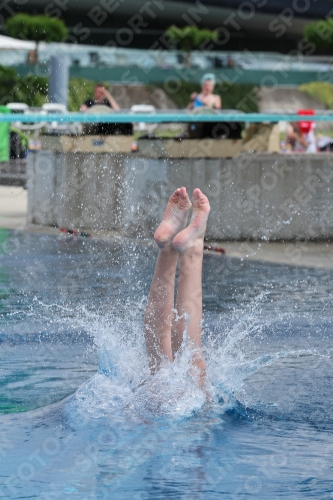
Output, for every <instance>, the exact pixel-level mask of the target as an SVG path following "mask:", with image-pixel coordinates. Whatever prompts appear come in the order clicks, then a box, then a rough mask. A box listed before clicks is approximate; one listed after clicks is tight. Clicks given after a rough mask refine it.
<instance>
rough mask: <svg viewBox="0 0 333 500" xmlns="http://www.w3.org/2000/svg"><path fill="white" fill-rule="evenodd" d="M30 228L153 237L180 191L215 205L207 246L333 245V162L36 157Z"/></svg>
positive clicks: (322, 157) (324, 158) (266, 157)
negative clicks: (227, 242) (257, 242)
mask: <svg viewBox="0 0 333 500" xmlns="http://www.w3.org/2000/svg"><path fill="white" fill-rule="evenodd" d="M28 179H29V180H28V187H29V215H28V221H29V223H34V224H42V225H51V226H60V227H61V226H64V227H68V228H82V229H88V230H92V231H94V230H101V229H116V230H117V231H119V233H122V232H126V234H130V235H132V236H140V237H151V236H152V234H153V231H154V229H155V228H156V226H157V224H158V222H159V221H160V219H161V216H162V214H163V210H164V207H165V205H166V201H167V199H168V196H169V195H170V194H171V192H172V191H173V189H175V188H176V187H177V186H182V185H185V186H186V187H187V188H188V190H189V191H190V192H191V191H192V190H193V189H194V188H195V187H200V188H201V189H202V190H203V191H204V192H205V193H206V194H207V195H208V196H209V199H210V201H211V205H212V211H211V215H210V218H209V224H208V231H207V236H208V238H210V239H234V240H242V239H280V240H282V239H283V240H292V239H323V238H332V237H333V218H332V204H333V154H325V153H322V154H317V155H305V154H299V155H297V154H295V155H291V154H290V155H288V154H287V155H274V154H259V153H256V154H252V155H251V154H243V155H241V156H239V157H238V158H232V159H226V158H224V159H164V158H153V159H152V158H142V157H140V156H136V155H135V154H132V155H130V154H122V153H116V154H86V153H67V154H64V153H58V152H51V151H44V152H39V153H36V154H33V155H30V157H29V166H28Z"/></svg>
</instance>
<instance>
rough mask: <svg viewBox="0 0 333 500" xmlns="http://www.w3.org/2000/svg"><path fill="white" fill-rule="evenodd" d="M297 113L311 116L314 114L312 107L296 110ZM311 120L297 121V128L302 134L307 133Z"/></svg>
mask: <svg viewBox="0 0 333 500" xmlns="http://www.w3.org/2000/svg"><path fill="white" fill-rule="evenodd" d="M297 114H298V115H306V116H311V115H312V116H313V115H314V114H315V112H314V110H313V109H300V110H298V111H297ZM312 124H313V121H305V120H304V121H301V122H298V126H299V130H300V132H301V133H302V134H307V133H309V132H310V130H311V128H312Z"/></svg>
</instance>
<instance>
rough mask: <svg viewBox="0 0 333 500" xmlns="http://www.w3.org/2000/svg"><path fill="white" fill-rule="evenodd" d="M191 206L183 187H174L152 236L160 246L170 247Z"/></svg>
mask: <svg viewBox="0 0 333 500" xmlns="http://www.w3.org/2000/svg"><path fill="white" fill-rule="evenodd" d="M191 207H192V203H191V202H190V199H189V197H188V194H187V192H186V188H185V187H181V188H178V189H176V191H175V192H174V193H173V194H172V195H171V196H170V198H169V201H168V204H167V207H166V209H165V212H164V215H163V219H162V222H161V224H160V225H159V227H158V228H157V229H156V231H155V234H154V238H155V241H156V243H157V244H158V246H159V247H160V248H164V247H167V246H170V247H171V243H172V240H173V238H174V236H175V235H176V234H177V233H179V231H181V230H182V229H184V227H185V226H186V222H187V217H188V214H189V211H190V209H191Z"/></svg>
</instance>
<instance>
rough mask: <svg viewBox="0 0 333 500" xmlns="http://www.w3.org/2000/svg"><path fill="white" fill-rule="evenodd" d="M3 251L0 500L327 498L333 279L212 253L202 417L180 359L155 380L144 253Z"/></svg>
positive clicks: (76, 243)
mask: <svg viewBox="0 0 333 500" xmlns="http://www.w3.org/2000/svg"><path fill="white" fill-rule="evenodd" d="M0 249H1V250H0V252H1V253H0V498H10V499H18V498H40V499H52V500H53V499H67V498H68V499H71V498H78V499H81V500H82V499H89V500H90V499H116V500H118V499H121V500H123V499H126V500H127V499H128V500H132V499H135V500H146V499H154V500H155V499H156V500H162V499H163V500H164V499H191V500H192V499H200V500H201V499H209V500H210V499H213V500H215V499H220V498H226V499H248V498H254V499H268V498H269V499H275V498H288V499H303V498H318V499H332V498H333V422H332V412H333V397H332V396H333V388H332V385H333V384H332V378H333V370H332V368H333V361H332V342H331V338H332V278H333V273H332V271H327V270H321V269H310V268H296V267H292V266H281V265H272V264H264V263H260V262H250V261H241V260H238V259H229V258H228V257H225V256H221V255H217V256H216V255H211V254H209V255H205V257H204V269H203V288H204V331H205V334H204V346H205V357H206V360H207V367H208V390H209V392H210V394H211V399H212V401H211V404H210V405H206V404H205V397H204V395H203V394H202V393H201V391H200V390H199V389H198V388H197V387H196V385H195V383H194V382H193V380H191V377H190V376H189V373H188V352H187V349H186V346H185V347H184V349H183V352H182V353H181V355H179V356H178V358H177V359H176V360H175V363H174V364H173V365H171V366H167V367H165V368H164V369H163V370H162V371H161V372H160V373H159V374H158V376H156V377H155V378H153V379H151V378H149V375H148V370H147V359H146V353H145V348H144V342H143V331H142V320H143V313H144V307H145V300H146V297H147V293H148V290H149V285H150V280H151V277H152V272H153V267H154V259H155V257H156V250H155V248H154V247H153V246H151V245H149V244H148V245H147V244H146V242H140V241H137V242H133V241H124V240H122V241H120V240H113V241H103V240H95V239H93V238H92V239H84V238H81V239H73V238H72V237H67V236H59V237H57V236H49V235H39V234H35V233H22V232H14V231H5V230H2V231H1V233H0ZM146 378H147V379H148V382H147V383H146V384H144V385H140V382H141V381H142V380H144V379H146Z"/></svg>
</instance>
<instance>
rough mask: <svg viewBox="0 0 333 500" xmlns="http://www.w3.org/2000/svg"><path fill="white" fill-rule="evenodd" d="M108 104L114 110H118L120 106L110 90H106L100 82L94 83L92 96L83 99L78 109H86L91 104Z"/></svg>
mask: <svg viewBox="0 0 333 500" xmlns="http://www.w3.org/2000/svg"><path fill="white" fill-rule="evenodd" d="M98 105H99V106H108V107H109V108H112V109H113V110H114V111H119V110H120V106H119V105H118V103H117V102H116V100H115V99H114V98H113V97H112V95H111V94H110V92H109V91H108V90H106V88H105V87H104V85H103V84H102V83H96V85H95V87H94V98H93V99H87V100H86V101H84V103H83V104H82V106H81V107H80V111H86V110H87V109H88V108H91V107H92V106H98Z"/></svg>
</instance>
